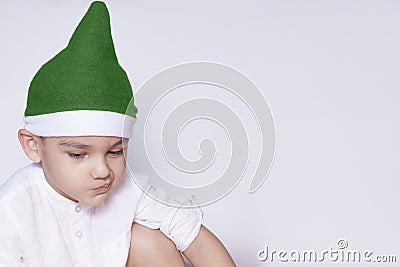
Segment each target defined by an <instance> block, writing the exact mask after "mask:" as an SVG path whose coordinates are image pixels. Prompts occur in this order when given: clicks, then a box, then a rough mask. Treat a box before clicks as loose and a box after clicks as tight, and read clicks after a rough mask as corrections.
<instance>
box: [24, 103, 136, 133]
mask: <svg viewBox="0 0 400 267" xmlns="http://www.w3.org/2000/svg"><path fill="white" fill-rule="evenodd" d="M135 122H136V118H134V117H132V116H129V115H125V114H120V113H116V112H110V111H98V110H74V111H63V112H56V113H50V114H43V115H36V116H26V117H24V123H25V124H24V129H26V130H27V131H29V132H31V133H33V134H35V135H38V136H90V135H93V136H117V137H126V138H131V137H132V135H133V125H134V124H135Z"/></svg>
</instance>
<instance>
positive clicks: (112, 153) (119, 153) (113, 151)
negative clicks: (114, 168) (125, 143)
mask: <svg viewBox="0 0 400 267" xmlns="http://www.w3.org/2000/svg"><path fill="white" fill-rule="evenodd" d="M123 151H124V150H123V149H120V150H111V151H108V154H110V155H111V156H114V157H115V156H119V155H121V154H122V153H123Z"/></svg>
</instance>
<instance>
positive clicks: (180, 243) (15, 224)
mask: <svg viewBox="0 0 400 267" xmlns="http://www.w3.org/2000/svg"><path fill="white" fill-rule="evenodd" d="M128 173H129V172H125V175H124V177H123V178H122V179H121V182H120V183H119V184H118V185H117V187H116V188H113V189H112V191H111V192H110V195H109V196H108V198H107V199H106V201H105V202H103V203H102V204H101V205H99V206H97V207H89V206H85V205H81V204H80V203H77V202H74V201H72V200H69V199H67V198H65V197H63V196H62V195H60V194H59V193H57V192H56V191H55V190H54V189H53V188H52V187H51V186H50V185H49V184H48V183H47V181H46V179H45V177H44V173H43V169H42V168H41V165H40V164H36V163H32V164H30V165H28V166H26V167H24V168H22V169H20V170H19V171H17V172H16V173H14V174H13V175H12V176H11V177H10V178H9V179H8V180H7V181H6V182H5V183H4V184H3V185H2V186H1V187H0V266H7V267H10V266H33V267H36V266H37V267H39V266H40V267H46V266H60V267H63V266H68V267H71V266H77V267H78V266H82V267H83V266H84V267H90V266H96V267H97V266H99V267H100V266H110V267H117V266H125V264H126V260H127V257H128V253H129V246H130V239H131V225H132V222H133V221H136V222H138V223H140V224H143V225H145V226H147V227H150V228H152V229H158V228H160V230H161V231H162V232H163V233H164V234H165V235H167V236H168V237H169V238H170V239H171V240H172V241H173V242H174V243H175V245H176V247H177V249H179V250H181V251H184V250H185V249H186V248H187V247H188V246H189V245H190V244H191V242H192V241H193V240H194V238H195V237H196V236H197V234H198V232H199V229H200V226H201V219H202V213H201V211H200V209H198V208H192V209H187V208H185V209H179V208H174V207H171V206H167V205H164V204H162V203H160V202H158V201H155V200H153V199H152V198H151V197H149V196H147V194H144V193H143V192H142V191H141V190H140V188H139V187H138V186H137V185H136V184H135V183H134V181H133V179H132V178H131V177H129V176H128ZM136 175H141V174H134V176H135V177H136Z"/></svg>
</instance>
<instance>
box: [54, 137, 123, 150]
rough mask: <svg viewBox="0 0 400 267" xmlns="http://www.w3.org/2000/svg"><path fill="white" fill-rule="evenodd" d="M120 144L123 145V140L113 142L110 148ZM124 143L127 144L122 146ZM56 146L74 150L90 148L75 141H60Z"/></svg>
mask: <svg viewBox="0 0 400 267" xmlns="http://www.w3.org/2000/svg"><path fill="white" fill-rule="evenodd" d="M122 143H123V140H122V139H121V140H119V141H117V142H115V143H114V144H113V145H112V147H115V146H118V145H121V144H122ZM125 143H127V142H124V144H125ZM58 145H60V146H67V147H75V148H84V149H88V148H90V147H91V146H90V145H85V144H82V143H79V142H75V141H61V142H60V143H58Z"/></svg>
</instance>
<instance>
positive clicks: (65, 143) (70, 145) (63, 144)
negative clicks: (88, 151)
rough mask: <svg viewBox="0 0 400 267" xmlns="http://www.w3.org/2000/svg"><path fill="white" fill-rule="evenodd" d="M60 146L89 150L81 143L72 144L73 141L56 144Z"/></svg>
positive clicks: (87, 146)
mask: <svg viewBox="0 0 400 267" xmlns="http://www.w3.org/2000/svg"><path fill="white" fill-rule="evenodd" d="M58 145H60V146H67V147H75V148H89V147H90V146H89V145H85V144H82V143H78V142H74V141H61V142H60V143H58Z"/></svg>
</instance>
